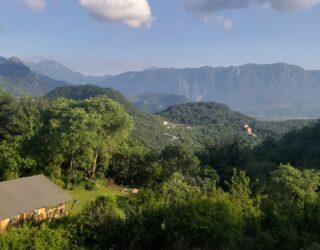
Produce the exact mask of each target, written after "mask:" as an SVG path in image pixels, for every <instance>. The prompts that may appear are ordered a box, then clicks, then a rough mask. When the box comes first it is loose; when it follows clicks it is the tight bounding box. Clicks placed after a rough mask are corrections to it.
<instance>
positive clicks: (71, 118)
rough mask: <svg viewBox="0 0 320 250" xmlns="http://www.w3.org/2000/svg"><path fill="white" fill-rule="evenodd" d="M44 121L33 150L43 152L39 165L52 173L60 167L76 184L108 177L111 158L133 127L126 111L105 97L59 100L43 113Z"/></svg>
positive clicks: (37, 152)
mask: <svg viewBox="0 0 320 250" xmlns="http://www.w3.org/2000/svg"><path fill="white" fill-rule="evenodd" d="M42 122H43V126H42V128H41V129H40V131H39V134H38V135H37V136H36V137H35V141H34V142H33V143H34V145H35V144H38V145H41V147H38V148H35V150H34V151H35V154H37V155H39V152H41V154H40V155H39V156H40V157H39V158H38V159H39V163H40V164H43V165H44V166H46V169H44V170H46V172H49V174H50V172H51V171H50V169H52V168H55V167H58V168H61V169H62V170H63V171H64V172H65V173H66V175H67V177H68V180H71V181H72V182H73V183H74V182H77V180H79V181H81V180H85V179H94V178H95V176H96V174H105V171H106V168H107V166H108V161H109V159H110V155H111V154H112V153H113V152H114V151H116V150H117V147H119V146H120V145H121V144H122V143H124V142H125V140H126V138H127V137H128V134H129V131H130V130H131V127H132V120H131V119H130V117H129V115H128V114H127V113H126V112H125V111H124V110H123V108H122V107H121V106H120V105H119V104H117V103H116V102H114V101H111V100H109V99H108V98H106V97H97V98H91V99H87V100H84V101H72V100H67V99H63V98H61V99H57V100H55V101H53V102H52V103H51V105H50V106H49V107H48V108H47V109H46V110H45V111H44V112H43V114H42ZM48 166H49V168H48ZM50 166H51V167H50Z"/></svg>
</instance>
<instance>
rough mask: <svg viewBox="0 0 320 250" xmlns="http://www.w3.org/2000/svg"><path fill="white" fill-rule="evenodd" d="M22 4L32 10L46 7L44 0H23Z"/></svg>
mask: <svg viewBox="0 0 320 250" xmlns="http://www.w3.org/2000/svg"><path fill="white" fill-rule="evenodd" d="M24 4H25V5H27V6H28V7H29V8H31V9H32V10H35V11H40V10H43V9H44V8H45V7H46V0H24Z"/></svg>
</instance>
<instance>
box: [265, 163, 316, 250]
mask: <svg viewBox="0 0 320 250" xmlns="http://www.w3.org/2000/svg"><path fill="white" fill-rule="evenodd" d="M319 183H320V172H319V171H316V170H303V171H300V170H298V169H296V168H294V167H292V166H291V165H280V167H279V168H278V169H277V170H275V171H274V172H273V173H272V175H271V179H270V182H269V185H268V189H267V191H268V199H267V200H266V201H265V204H264V212H265V214H266V216H267V218H266V220H267V222H268V230H267V231H269V233H270V234H271V236H272V237H273V238H274V241H275V247H276V248H278V249H280V248H281V249H299V248H302V247H305V246H307V244H309V243H310V241H312V240H314V238H317V236H316V235H319V233H320V226H319V225H320V218H319V211H320V200H319V192H318V188H319Z"/></svg>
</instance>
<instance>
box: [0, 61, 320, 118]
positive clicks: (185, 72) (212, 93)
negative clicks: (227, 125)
mask: <svg viewBox="0 0 320 250" xmlns="http://www.w3.org/2000/svg"><path fill="white" fill-rule="evenodd" d="M6 61H8V60H6V59H5V58H2V59H1V58H0V65H1V64H3V63H5V62H6ZM9 61H10V60H9ZM16 64H17V63H16ZM25 64H27V65H28V66H29V67H30V68H31V69H30V71H28V72H29V73H28V74H31V75H33V77H27V78H24V79H23V81H21V80H20V79H19V77H18V78H14V77H13V76H14V74H12V77H11V78H10V79H8V77H3V75H1V71H0V79H1V83H0V85H2V88H3V89H4V90H7V91H8V92H11V93H18V94H19V93H27V94H29V93H32V94H33V95H40V94H45V93H46V92H47V91H48V90H51V89H53V88H54V87H55V86H62V85H65V84H67V82H69V83H71V84H75V83H81V84H84V83H86V84H96V85H99V86H102V87H107V88H113V89H115V90H118V91H120V92H121V93H122V94H124V95H126V96H130V97H132V96H134V97H135V98H134V99H135V100H134V102H135V105H136V106H137V107H139V108H141V109H142V110H144V111H148V112H159V111H162V110H164V109H166V108H167V107H168V106H170V105H176V104H181V103H186V102H189V101H197V102H200V101H201V102H211V101H213V102H218V103H223V104H227V105H228V106H229V107H231V108H232V109H234V110H236V111H240V112H242V113H244V114H247V115H251V116H259V117H263V118H265V117H266V118H269V117H285V118H286V117H289V118H319V117H320V98H318V96H319V94H320V71H317V70H305V69H303V68H301V67H299V66H295V65H289V64H285V63H276V64H263V65H258V64H245V65H242V66H237V67H233V66H232V67H215V68H214V67H208V66H207V67H201V68H185V69H174V68H149V69H147V70H143V71H130V72H125V73H122V74H119V75H114V76H98V77H94V76H85V75H82V74H80V73H78V72H75V71H73V70H70V69H68V68H67V67H65V66H63V65H61V64H59V63H57V62H54V61H49V60H46V61H42V62H39V63H25ZM20 67H23V66H22V65H21V64H20ZM25 67H27V66H26V65H25ZM25 70H26V68H25ZM31 70H32V71H31ZM34 72H37V73H34ZM12 73H13V72H12ZM42 74H44V75H46V76H47V77H49V78H47V79H46V80H44V79H43V77H44V76H43V75H42ZM20 78H21V77H20ZM52 78H53V79H58V80H59V81H58V82H56V81H54V80H53V79H52ZM50 79H51V80H50ZM12 80H14V81H12ZM49 81H51V82H50V84H40V83H41V82H49ZM63 81H64V82H63ZM3 82H5V84H4V83H3ZM10 83H12V84H11V85H10ZM155 93H156V94H155Z"/></svg>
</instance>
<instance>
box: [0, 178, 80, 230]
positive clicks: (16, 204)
mask: <svg viewBox="0 0 320 250" xmlns="http://www.w3.org/2000/svg"><path fill="white" fill-rule="evenodd" d="M71 200H74V198H73V197H72V196H71V195H69V194H68V193H67V192H66V191H64V190H63V189H62V188H60V187H58V186H57V185H55V184H54V183H53V182H51V181H50V180H49V179H48V178H47V177H45V176H44V175H36V176H32V177H25V178H20V179H16V180H12V181H4V182H0V233H1V232H4V231H5V230H6V229H7V228H8V227H10V226H17V225H20V224H21V223H23V222H24V221H28V220H33V221H38V222H40V221H43V220H49V221H50V220H52V219H54V218H59V217H62V216H64V215H66V214H67V213H68V211H67V201H71ZM74 203H75V200H74V202H73V204H72V206H71V207H70V210H71V209H72V207H73V205H74ZM70 210H69V211H70Z"/></svg>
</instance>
